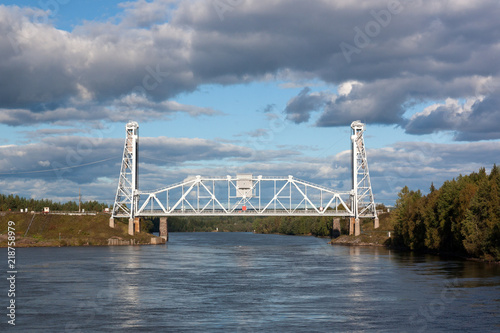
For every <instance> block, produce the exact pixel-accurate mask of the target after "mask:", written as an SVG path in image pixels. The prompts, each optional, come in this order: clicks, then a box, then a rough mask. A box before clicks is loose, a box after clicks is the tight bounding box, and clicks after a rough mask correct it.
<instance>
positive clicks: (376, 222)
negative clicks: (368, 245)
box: [373, 217, 380, 229]
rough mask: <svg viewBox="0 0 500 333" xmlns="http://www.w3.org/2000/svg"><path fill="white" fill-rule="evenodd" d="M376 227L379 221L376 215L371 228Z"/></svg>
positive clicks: (378, 225)
mask: <svg viewBox="0 0 500 333" xmlns="http://www.w3.org/2000/svg"><path fill="white" fill-rule="evenodd" d="M378 227H380V223H379V221H378V217H376V218H375V219H374V220H373V228H375V229H377V228H378Z"/></svg>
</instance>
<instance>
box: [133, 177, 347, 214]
mask: <svg viewBox="0 0 500 333" xmlns="http://www.w3.org/2000/svg"><path fill="white" fill-rule="evenodd" d="M137 193H138V196H139V202H140V203H141V205H140V207H139V209H138V210H137V212H136V216H192V215H203V216H224V215H231V214H242V215H252V216H259V215H296V216H317V215H324V216H352V215H354V213H353V211H352V210H351V206H352V198H353V193H352V192H338V191H335V190H332V189H330V188H327V187H324V186H321V185H316V184H313V183H309V182H307V181H304V180H300V179H297V178H294V177H293V176H288V177H264V176H253V175H250V174H241V175H237V176H236V177H231V176H226V177H202V176H196V177H193V178H190V179H187V180H185V181H184V182H181V183H177V184H174V185H171V186H168V187H165V188H162V189H159V190H156V191H138V192H137Z"/></svg>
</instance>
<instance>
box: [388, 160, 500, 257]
mask: <svg viewBox="0 0 500 333" xmlns="http://www.w3.org/2000/svg"><path fill="white" fill-rule="evenodd" d="M392 218H393V225H394V237H393V238H392V246H394V247H400V248H408V249H411V250H418V251H430V252H439V253H443V254H444V253H449V254H455V255H463V256H467V257H474V258H481V259H484V260H488V261H499V260H500V168H499V167H498V166H497V165H494V166H493V168H492V169H491V172H490V174H489V175H488V174H487V172H486V170H485V168H481V169H480V170H479V172H473V173H471V174H470V175H466V176H462V175H460V176H458V177H457V178H456V179H452V180H449V181H446V182H444V184H443V185H442V186H441V187H440V188H439V189H436V188H435V187H434V185H433V184H431V186H430V192H429V194H427V195H422V193H421V191H420V190H417V191H413V190H410V189H409V188H408V187H407V186H405V187H404V188H403V189H402V190H401V191H400V192H399V194H398V199H397V201H396V208H395V210H394V211H393V212H392Z"/></svg>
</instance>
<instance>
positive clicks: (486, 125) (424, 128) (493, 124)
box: [406, 94, 500, 141]
mask: <svg viewBox="0 0 500 333" xmlns="http://www.w3.org/2000/svg"><path fill="white" fill-rule="evenodd" d="M498 124H500V97H498V94H493V95H488V96H486V97H481V98H476V99H474V100H469V101H467V102H466V103H460V102H458V101H456V100H448V101H447V102H446V103H445V104H437V105H433V106H431V107H428V108H426V109H425V110H424V111H423V112H420V113H417V114H415V115H414V116H413V117H412V118H411V119H410V121H409V122H408V124H407V125H406V132H407V133H410V134H429V133H434V132H439V131H443V130H449V131H454V132H455V140H457V141H476V140H488V139H500V130H499V128H498Z"/></svg>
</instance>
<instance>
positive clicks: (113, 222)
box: [109, 217, 115, 228]
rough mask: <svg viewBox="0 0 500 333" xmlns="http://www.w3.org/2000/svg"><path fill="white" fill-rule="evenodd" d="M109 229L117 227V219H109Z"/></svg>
mask: <svg viewBox="0 0 500 333" xmlns="http://www.w3.org/2000/svg"><path fill="white" fill-rule="evenodd" d="M109 227H110V228H114V227H115V219H114V217H110V218H109Z"/></svg>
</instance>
